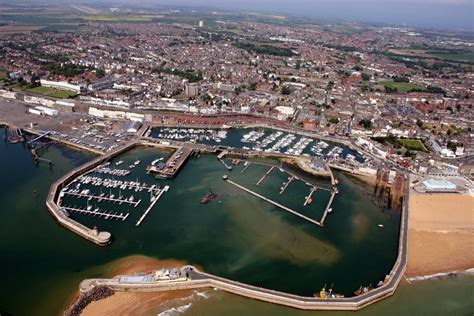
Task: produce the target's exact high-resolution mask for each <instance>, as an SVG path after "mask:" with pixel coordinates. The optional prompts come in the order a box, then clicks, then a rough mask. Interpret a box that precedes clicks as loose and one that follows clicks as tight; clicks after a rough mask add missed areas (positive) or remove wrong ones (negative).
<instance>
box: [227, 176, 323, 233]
mask: <svg viewBox="0 0 474 316" xmlns="http://www.w3.org/2000/svg"><path fill="white" fill-rule="evenodd" d="M225 181H226V182H228V183H230V184H232V185H234V186H236V187H237V188H239V189H241V190H243V191H245V192H247V193H250V194H252V195H254V196H256V197H258V198H260V199H262V200H264V201H265V202H268V203H270V204H273V205H275V206H276V207H278V208H281V209H282V210H284V211H287V212H289V213H291V214H293V215H296V216H298V217H300V218H302V219H304V220H306V221H308V222H310V223H312V224H315V225H318V226H322V225H321V223H320V222H318V221H315V220H314V219H312V218H309V217H307V216H305V215H303V214H300V213H298V212H296V211H294V210H292V209H291V208H289V207H286V206H284V205H281V204H280V203H278V202H275V201H273V200H270V199H269V198H266V197H264V196H263V195H260V194H258V193H257V192H254V191H252V190H249V189H247V188H246V187H243V186H241V185H240V184H237V183H235V182H233V181H231V180H229V179H228V178H227V179H225Z"/></svg>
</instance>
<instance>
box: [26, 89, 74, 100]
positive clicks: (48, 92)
mask: <svg viewBox="0 0 474 316" xmlns="http://www.w3.org/2000/svg"><path fill="white" fill-rule="evenodd" d="M25 91H27V92H32V93H37V94H42V95H45V96H48V97H53V98H58V99H66V98H73V97H75V96H76V95H77V93H76V92H74V91H68V90H58V89H54V88H49V87H34V88H27V89H25Z"/></svg>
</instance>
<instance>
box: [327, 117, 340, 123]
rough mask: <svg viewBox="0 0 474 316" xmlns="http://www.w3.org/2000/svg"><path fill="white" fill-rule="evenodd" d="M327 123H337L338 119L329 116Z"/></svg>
mask: <svg viewBox="0 0 474 316" xmlns="http://www.w3.org/2000/svg"><path fill="white" fill-rule="evenodd" d="M329 123H332V124H337V123H339V119H338V118H337V117H331V118H330V119H329Z"/></svg>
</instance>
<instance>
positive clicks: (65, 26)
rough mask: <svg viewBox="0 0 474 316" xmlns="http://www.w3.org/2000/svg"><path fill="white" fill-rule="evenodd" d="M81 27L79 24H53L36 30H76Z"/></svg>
mask: <svg viewBox="0 0 474 316" xmlns="http://www.w3.org/2000/svg"><path fill="white" fill-rule="evenodd" d="M80 28H81V25H79V24H51V25H48V26H45V27H43V28H41V29H39V30H37V31H36V32H54V31H76V30H78V29H80Z"/></svg>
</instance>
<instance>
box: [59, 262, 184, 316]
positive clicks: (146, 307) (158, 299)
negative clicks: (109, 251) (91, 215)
mask: <svg viewBox="0 0 474 316" xmlns="http://www.w3.org/2000/svg"><path fill="white" fill-rule="evenodd" d="M185 264H186V263H185V262H183V261H178V260H172V259H165V260H161V259H157V258H153V257H148V256H143V255H132V256H127V257H123V258H120V259H117V260H114V261H112V262H109V263H107V264H106V265H105V266H104V267H103V269H104V270H103V271H104V272H103V277H105V278H111V277H114V276H117V275H122V274H133V273H142V272H145V271H150V270H154V269H161V268H167V267H174V266H176V267H180V266H182V265H185ZM191 294H192V291H191V290H181V291H168V292H162V293H127V292H116V293H114V294H113V295H112V296H109V297H106V298H104V299H101V300H98V301H94V302H91V303H90V304H88V305H87V306H86V307H85V308H84V310H83V311H82V313H81V315H91V316H92V315H111V316H115V315H118V314H119V313H118V312H119V311H120V312H123V311H126V312H127V313H129V314H132V315H133V314H135V315H137V314H142V313H144V312H147V311H151V310H153V309H157V308H158V307H159V306H160V305H161V304H164V303H166V302H168V301H173V300H177V299H184V298H186V297H189V296H190V295H191ZM79 297H80V293H79V289H76V291H75V292H74V293H72V294H71V296H70V299H69V300H68V302H67V305H66V306H65V309H69V308H70V307H71V306H72V305H73V304H74V302H76V301H77V300H78V299H79ZM60 314H61V315H62V313H60Z"/></svg>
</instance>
